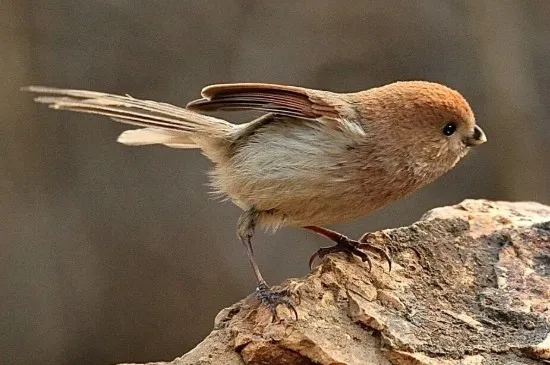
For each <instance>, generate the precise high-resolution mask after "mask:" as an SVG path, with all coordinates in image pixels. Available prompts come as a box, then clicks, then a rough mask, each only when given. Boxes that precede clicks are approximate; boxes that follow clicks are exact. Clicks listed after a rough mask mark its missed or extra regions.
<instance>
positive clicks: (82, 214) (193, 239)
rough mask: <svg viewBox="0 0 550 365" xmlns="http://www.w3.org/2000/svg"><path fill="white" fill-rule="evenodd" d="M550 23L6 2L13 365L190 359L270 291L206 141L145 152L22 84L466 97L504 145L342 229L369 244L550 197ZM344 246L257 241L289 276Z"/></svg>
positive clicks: (233, 2)
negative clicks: (428, 85)
mask: <svg viewBox="0 0 550 365" xmlns="http://www.w3.org/2000/svg"><path fill="white" fill-rule="evenodd" d="M548 19H550V3H549V2H548V1H546V0H540V1H523V0H507V1H500V0H493V1H491V0H487V1H483V0H482V1H479V0H469V1H458V0H456V1H453V0H426V1H414V2H413V1H382V0H380V1H365V0H356V1H328V0H311V1H302V2H294V1H292V2H291V1H279V2H277V1H269V0H266V1H247V0H218V1H182V0H174V1H162V2H160V1H147V0H112V1H107V0H95V1H90V0H86V1H85V0H72V1H64V0H63V1H62V0H55V1H47V2H34V1H28V0H27V1H25V0H12V1H2V2H1V3H0V77H1V79H2V84H3V87H2V88H1V89H0V113H1V117H0V126H1V133H2V142H0V153H1V156H2V158H1V159H0V177H1V178H0V220H1V224H0V240H1V243H0V363H2V364H30V363H33V364H56V365H65V364H113V363H116V362H145V361H153V360H171V359H173V358H175V357H177V356H179V355H181V354H183V353H185V352H186V351H188V350H190V349H191V348H192V347H193V346H194V345H195V344H197V342H198V341H200V340H201V339H202V338H203V337H204V336H205V335H206V334H208V333H209V332H210V330H211V327H212V324H213V320H214V317H215V315H216V314H217V313H218V311H220V310H221V309H222V308H224V307H226V306H228V305H230V304H231V303H233V302H235V301H237V300H238V299H240V298H242V297H244V296H246V295H247V294H249V293H251V292H252V291H253V290H254V285H255V282H254V278H253V275H252V273H251V270H250V268H249V264H248V261H247V260H246V256H245V254H244V251H243V249H242V247H241V244H240V243H238V242H237V240H236V235H235V227H236V220H237V217H238V215H239V210H238V209H237V208H236V207H234V206H233V205H231V204H230V203H223V204H222V203H218V202H216V201H214V200H212V199H211V198H210V197H209V195H208V189H207V187H206V186H205V185H206V183H207V176H206V174H205V172H206V171H207V170H208V169H209V162H208V161H207V160H206V159H205V158H204V157H203V156H201V154H200V152H199V151H194V150H188V151H183V150H175V149H168V148H163V147H142V148H137V147H134V148H130V147H125V146H123V145H120V144H117V143H116V142H115V140H116V137H117V136H118V134H119V133H120V132H122V131H123V130H124V129H125V127H124V126H121V125H118V124H116V123H113V122H110V121H109V120H108V119H106V118H101V117H96V116H88V115H79V114H76V113H67V112H56V111H52V110H49V109H47V108H45V107H44V106H39V105H35V104H34V103H33V102H32V95H29V94H25V93H22V92H20V91H19V88H20V87H21V86H23V85H29V84H43V85H49V86H58V87H70V88H83V89H92V90H99V91H109V92H114V93H129V94H131V95H132V96H134V97H142V98H149V99H153V100H158V101H166V102H170V103H173V104H176V105H182V106H183V105H185V104H186V102H187V101H189V100H191V99H194V98H197V97H198V96H199V92H200V89H201V87H203V86H205V85H208V84H210V83H219V82H237V81H265V82H274V83H287V84H294V85H301V86H307V87H312V88H321V89H330V90H333V91H355V90H360V89H366V88H370V87H373V86H378V85H381V84H385V83H389V82H392V81H396V80H413V79H426V80H432V81H438V82H441V83H444V84H448V85H450V86H451V87H453V88H456V89H458V90H459V91H460V92H462V93H463V94H464V95H465V96H466V98H467V99H468V100H469V101H470V103H471V105H472V107H473V109H474V111H475V112H476V115H477V119H478V122H479V124H480V125H481V126H482V127H483V129H484V130H485V132H486V133H487V135H488V138H489V142H488V143H487V144H485V145H483V146H482V147H479V148H477V149H475V151H474V152H473V153H471V154H470V156H469V157H468V158H467V159H466V160H465V161H463V162H462V163H460V164H459V166H458V167H457V168H456V169H454V170H453V171H452V172H451V173H449V174H448V175H446V176H445V177H444V178H442V179H440V180H438V181H437V182H435V183H433V184H432V185H430V186H429V187H427V188H425V189H424V190H422V191H421V192H419V193H417V194H415V195H414V196H412V197H410V198H409V199H407V200H405V201H401V202H398V203H395V204H393V205H390V206H388V207H387V208H385V209H383V210H381V211H380V212H377V213H376V214H373V215H371V216H369V217H367V218H363V219H361V220H358V221H355V222H351V223H349V224H345V225H340V226H337V227H334V228H336V229H338V230H341V231H343V232H344V233H347V234H348V235H350V236H352V237H358V236H359V235H361V234H362V233H363V232H365V231H372V230H377V229H382V228H390V227H397V226H401V225H407V224H410V223H412V222H414V221H415V220H416V219H418V218H419V217H420V216H421V215H422V214H423V213H424V212H425V211H427V210H429V209H431V208H434V207H436V206H441V205H448V204H455V203H458V202H460V201H461V200H463V199H465V198H487V199H505V200H536V201H539V202H542V203H550V168H549V167H550V147H549V145H550V144H549V140H550V108H549V107H548V105H549V101H550V100H549V98H550V72H549V71H550V67H549V61H548V60H549V58H550V42H549V41H548V40H549V39H550V23H549V22H548ZM225 116H226V117H227V118H228V119H229V120H232V121H239V120H241V121H242V120H243V116H242V115H233V114H225ZM248 117H250V116H248ZM239 118H240V119H239ZM326 244H328V242H327V241H324V240H323V239H322V238H320V237H318V236H315V235H313V234H311V233H309V232H306V231H301V230H299V229H291V228H287V229H283V230H281V231H280V232H278V233H277V234H275V235H265V234H258V235H257V237H256V241H255V247H256V253H257V256H258V260H259V262H260V265H261V267H262V269H263V271H264V275H265V276H266V278H267V279H268V281H269V282H270V283H278V282H280V281H282V280H283V279H285V278H287V277H292V276H302V275H305V274H307V272H308V269H307V260H308V258H309V256H310V255H311V254H312V253H313V252H314V251H315V250H316V248H317V247H319V246H322V245H326Z"/></svg>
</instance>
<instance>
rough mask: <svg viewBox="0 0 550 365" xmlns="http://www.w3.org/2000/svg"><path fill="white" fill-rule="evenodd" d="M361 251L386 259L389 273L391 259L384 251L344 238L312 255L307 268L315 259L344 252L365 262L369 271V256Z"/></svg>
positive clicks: (370, 266) (310, 266) (366, 243)
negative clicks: (364, 250) (373, 253)
mask: <svg viewBox="0 0 550 365" xmlns="http://www.w3.org/2000/svg"><path fill="white" fill-rule="evenodd" d="M362 249H366V250H368V251H371V252H375V253H376V254H377V255H379V256H380V257H382V258H384V259H386V261H387V262H388V268H389V271H391V265H392V262H391V258H390V256H389V255H388V253H387V252H386V251H385V250H384V249H382V248H380V247H377V246H374V245H372V244H370V243H368V242H366V240H361V241H356V240H351V239H349V238H347V237H346V236H342V237H341V238H340V239H339V240H338V241H337V242H336V244H335V245H334V246H330V247H321V248H320V249H318V250H317V251H316V252H315V253H314V254H313V255H311V257H310V259H309V268H310V269H311V268H312V266H313V262H314V261H315V259H316V258H319V259H322V258H324V257H325V256H326V255H328V254H330V253H335V252H345V253H346V254H347V255H348V256H357V257H359V258H360V259H361V261H363V262H367V263H368V264H369V271H370V270H371V269H372V261H371V259H370V257H369V255H367V254H366V253H365V252H363V251H361V250H362Z"/></svg>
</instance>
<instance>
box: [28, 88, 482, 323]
mask: <svg viewBox="0 0 550 365" xmlns="http://www.w3.org/2000/svg"><path fill="white" fill-rule="evenodd" d="M26 90H28V91H32V92H36V93H39V94H49V96H38V97H37V98H36V99H35V100H36V101H37V102H39V103H45V104H49V105H50V107H51V108H54V109H64V110H73V111H79V112H85V113H94V114H101V115H106V116H108V117H111V118H112V119H114V120H115V121H118V122H121V123H126V124H131V125H135V126H138V127H141V128H140V129H134V130H128V131H125V132H124V133H122V134H121V135H120V136H119V138H118V141H119V142H121V143H123V144H126V145H134V146H135V145H150V144H163V145H166V146H169V147H174V148H200V149H201V150H202V151H203V152H204V154H205V155H206V156H207V157H208V158H209V159H210V160H212V162H214V169H213V171H212V174H211V178H212V185H213V186H214V188H215V190H216V192H218V193H220V195H222V196H224V197H226V198H228V199H231V200H232V201H233V202H234V203H235V204H236V205H238V206H239V207H240V208H241V209H243V210H244V213H243V214H242V215H241V216H240V218H239V221H238V229H237V233H238V236H239V238H240V240H241V241H242V242H243V244H244V245H245V247H246V251H247V254H248V257H249V259H250V262H251V264H252V267H253V269H254V274H255V275H256V278H257V280H258V287H257V291H256V292H257V295H258V298H259V299H260V300H261V301H262V302H263V303H264V304H265V305H267V306H268V307H269V308H270V310H271V311H272V312H273V313H274V314H275V313H276V307H277V306H278V305H279V304H284V305H286V306H288V307H289V308H290V309H291V310H294V313H295V314H296V311H295V309H294V307H293V305H292V301H291V300H290V299H289V297H288V295H289V293H287V292H285V291H274V290H271V289H270V288H269V287H268V286H267V284H266V282H265V280H264V279H263V277H262V275H261V273H260V270H259V268H258V265H257V264H256V261H255V259H254V255H253V252H252V246H251V238H252V235H253V234H254V230H255V228H256V226H259V227H262V228H266V229H272V230H276V229H277V228H279V227H281V226H297V227H304V228H307V229H309V230H312V231H314V232H317V233H319V234H322V235H324V236H326V237H328V238H330V239H332V240H333V241H335V242H336V244H335V245H334V246H332V247H327V248H321V249H319V251H317V253H316V254H314V255H313V256H312V260H313V258H315V257H316V256H318V257H323V256H325V255H326V254H327V253H330V252H338V251H344V252H347V253H352V254H355V255H357V256H359V257H361V258H362V259H363V261H368V262H369V264H370V259H369V257H368V255H366V254H365V253H364V252H362V251H361V250H360V249H369V250H371V251H372V250H374V251H375V252H377V253H379V254H380V255H382V256H383V257H385V258H386V259H387V260H388V262H389V263H390V264H391V261H390V260H389V257H388V256H387V254H386V252H385V251H384V250H382V249H381V248H377V247H375V246H372V245H370V244H369V243H368V242H360V241H355V240H351V239H349V238H347V237H346V236H344V235H341V234H339V233H337V232H334V231H331V230H328V229H326V228H322V227H321V226H322V225H327V224H333V223H338V222H344V221H348V220H351V219H354V218H357V217H360V216H364V215H367V214H369V213H371V212H372V211H374V210H376V209H378V208H381V207H382V206H384V205H386V204H387V203H389V202H391V201H394V200H397V199H400V198H403V197H404V196H406V195H408V194H410V193H412V192H414V191H415V190H417V189H419V188H421V187H422V186H424V185H426V184H428V183H430V182H431V181H433V180H435V179H436V178H438V177H440V176H441V175H443V174H444V173H445V172H447V171H448V170H450V169H451V168H452V167H453V166H454V165H455V164H456V163H457V162H458V161H459V160H460V159H461V158H462V157H463V156H465V155H466V153H467V152H468V150H469V147H472V146H477V145H479V144H481V143H483V142H485V141H486V137H485V134H484V133H483V131H482V130H481V128H479V127H478V126H477V125H476V121H475V118H474V114H473V112H472V110H471V108H470V106H469V105H468V102H467V101H466V100H465V99H464V97H462V95H460V94H459V93H458V92H457V91H455V90H452V89H450V88H448V87H446V86H443V85H440V84H436V83H431V82H425V81H408V82H395V83H392V84H389V85H385V86H382V87H376V88H372V89H369V90H366V91H360V92H355V93H347V94H340V93H333V92H329V91H321V90H313V89H306V88H301V87H294V86H284V85H272V84H262V83H240V84H221V85H212V86H208V87H206V88H204V89H203V90H202V96H203V98H202V99H199V100H195V101H192V102H191V103H189V104H188V105H187V109H184V108H180V107H176V106H173V105H170V104H165V103H158V102H154V101H146V100H139V99H134V98H132V97H130V96H118V95H111V94H105V93H100V92H92V91H84V90H68V89H56V88H49V87H41V86H31V87H28V88H26ZM215 110H257V111H260V112H264V113H267V114H265V115H263V116H262V117H260V118H258V119H256V120H253V121H251V122H249V123H245V124H240V125H235V124H231V123H229V122H227V121H225V120H222V119H218V118H213V117H210V116H205V115H202V114H199V113H197V112H209V111H215ZM312 260H310V265H311V261H312ZM390 268H391V266H390Z"/></svg>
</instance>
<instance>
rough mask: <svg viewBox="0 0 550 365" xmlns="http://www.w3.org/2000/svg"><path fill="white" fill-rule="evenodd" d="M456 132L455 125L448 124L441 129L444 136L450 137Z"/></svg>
mask: <svg viewBox="0 0 550 365" xmlns="http://www.w3.org/2000/svg"><path fill="white" fill-rule="evenodd" d="M455 131H456V123H455V122H449V123H447V124H446V125H445V127H443V134H444V135H446V136H450V135H452V134H453V133H454V132H455Z"/></svg>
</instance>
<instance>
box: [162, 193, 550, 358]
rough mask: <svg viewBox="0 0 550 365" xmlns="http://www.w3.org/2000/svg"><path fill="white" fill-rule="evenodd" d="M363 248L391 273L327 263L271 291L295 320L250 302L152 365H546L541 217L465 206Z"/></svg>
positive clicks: (548, 284) (545, 246) (342, 260)
mask: <svg viewBox="0 0 550 365" xmlns="http://www.w3.org/2000/svg"><path fill="white" fill-rule="evenodd" d="M370 239H371V242H373V243H376V244H379V245H381V246H385V247H386V248H387V249H388V251H389V252H390V253H391V256H392V259H393V270H392V271H391V272H388V271H387V265H385V263H384V262H383V260H378V261H376V260H375V261H374V262H375V265H374V266H373V269H372V271H371V272H369V270H368V266H366V265H364V264H363V263H362V262H361V261H359V260H357V259H351V260H348V259H347V257H345V256H344V255H340V254H336V255H329V256H328V257H326V258H325V259H324V260H323V262H322V263H321V264H320V266H318V267H316V268H315V269H314V270H313V271H312V272H311V273H310V274H309V275H307V276H306V277H305V278H300V279H292V280H287V281H286V282H284V283H283V284H282V285H281V286H280V288H289V289H291V290H292V291H293V292H294V293H295V294H296V295H298V296H299V298H300V303H299V305H298V306H297V307H296V309H297V311H298V315H299V319H298V320H297V321H295V320H294V319H293V316H292V313H290V312H289V311H288V310H287V309H286V308H283V307H282V306H281V307H279V313H278V314H279V317H280V318H281V320H280V321H278V322H275V323H272V322H271V315H270V313H269V311H268V310H267V309H266V308H265V307H263V306H261V305H259V303H258V301H257V300H256V299H255V298H254V297H253V296H252V295H251V296H249V297H248V298H245V299H243V300H241V301H240V302H238V303H236V304H234V305H233V306H231V307H229V308H226V309H224V310H222V311H221V312H220V314H219V315H218V316H217V317H216V320H215V326H214V330H213V331H212V333H211V334H210V335H208V336H207V337H206V338H205V339H204V341H203V342H201V343H200V344H199V345H197V347H196V348H195V349H193V350H192V351H190V352H188V353H187V354H185V355H183V356H182V357H180V358H177V359H175V360H174V361H172V362H170V363H163V364H170V365H188V364H189V365H190V364H193V365H195V364H201V365H207V364H208V365H209V364H225V365H237V364H238V365H242V364H297V365H302V364H304V365H305V364H322V365H329V364H331V365H336V364H342V365H344V364H345V365H359V364H361V365H364V364H377V365H378V364H380V365H384V364H400V365H401V364H425V365H432V364H443V365H446V364H449V365H458V364H464V365H466V364H468V365H478V364H479V365H482V364H541V363H542V362H543V361H544V362H546V360H549V363H550V207H547V206H544V205H541V204H538V203H530V202H520V203H510V202H491V201H486V200H466V201H464V202H462V203H460V204H458V205H455V206H450V207H443V208H437V209H434V210H432V211H430V212H428V213H426V214H425V215H424V216H423V217H422V219H421V220H420V221H418V222H416V223H414V224H413V225H411V226H409V227H402V228H397V229H389V230H384V231H382V232H376V233H373V234H371V235H370ZM158 364H161V363H158Z"/></svg>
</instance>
